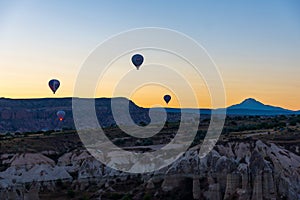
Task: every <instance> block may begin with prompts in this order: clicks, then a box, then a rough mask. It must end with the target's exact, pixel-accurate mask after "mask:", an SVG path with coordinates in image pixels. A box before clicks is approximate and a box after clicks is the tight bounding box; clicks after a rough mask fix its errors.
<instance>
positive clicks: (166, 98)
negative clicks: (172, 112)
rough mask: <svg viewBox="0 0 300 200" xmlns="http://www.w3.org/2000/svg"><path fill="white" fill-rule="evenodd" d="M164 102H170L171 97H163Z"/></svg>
mask: <svg viewBox="0 0 300 200" xmlns="http://www.w3.org/2000/svg"><path fill="white" fill-rule="evenodd" d="M164 100H165V102H166V103H167V104H168V103H169V102H170V100H171V96H170V95H168V94H167V95H165V96H164Z"/></svg>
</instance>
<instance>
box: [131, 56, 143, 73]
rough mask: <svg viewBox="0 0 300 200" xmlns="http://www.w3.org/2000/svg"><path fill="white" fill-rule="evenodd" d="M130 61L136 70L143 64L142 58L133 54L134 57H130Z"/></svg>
mask: <svg viewBox="0 0 300 200" xmlns="http://www.w3.org/2000/svg"><path fill="white" fill-rule="evenodd" d="M131 61H132V63H133V64H134V66H135V67H136V69H137V70H138V69H139V68H140V66H141V65H142V64H143V62H144V57H143V56H142V55H140V54H135V55H134V56H132V58H131Z"/></svg>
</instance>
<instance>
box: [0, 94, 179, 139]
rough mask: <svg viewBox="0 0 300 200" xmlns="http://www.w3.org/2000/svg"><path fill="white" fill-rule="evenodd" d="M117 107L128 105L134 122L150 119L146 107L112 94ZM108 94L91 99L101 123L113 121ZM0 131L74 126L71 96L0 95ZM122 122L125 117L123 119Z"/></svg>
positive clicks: (174, 116)
mask: <svg viewBox="0 0 300 200" xmlns="http://www.w3.org/2000/svg"><path fill="white" fill-rule="evenodd" d="M113 100H114V101H116V102H117V105H119V106H120V107H124V106H129V112H130V114H131V117H132V120H133V121H134V122H135V123H136V124H140V123H141V122H143V123H144V124H148V123H149V122H150V118H149V114H148V112H149V109H146V108H141V107H139V106H137V105H136V104H134V103H133V102H132V101H129V100H128V99H126V98H114V99H113ZM111 101H112V99H110V98H99V99H95V110H96V114H97V117H98V120H99V123H100V125H101V126H102V127H109V126H113V125H115V124H116V122H115V121H114V118H113V115H112V111H111ZM59 110H64V111H65V112H66V116H65V119H64V120H63V122H60V121H59V119H58V118H57V116H56V112H57V111H59ZM179 119H180V113H170V114H169V115H168V120H169V121H178V120H179ZM0 122H1V123H0V134H1V133H2V134H5V133H7V132H11V133H14V132H20V133H22V132H36V131H43V130H55V129H57V128H59V129H61V128H62V127H64V128H69V129H74V128H75V125H74V121H73V114H72V98H46V99H5V98H2V99H1V98H0ZM124 123H126V121H125V122H124Z"/></svg>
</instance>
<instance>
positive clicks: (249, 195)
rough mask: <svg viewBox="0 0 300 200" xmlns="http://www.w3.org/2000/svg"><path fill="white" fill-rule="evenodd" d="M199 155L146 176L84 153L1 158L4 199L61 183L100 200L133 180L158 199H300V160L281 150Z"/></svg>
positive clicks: (226, 147) (255, 145) (223, 149)
mask: <svg viewBox="0 0 300 200" xmlns="http://www.w3.org/2000/svg"><path fill="white" fill-rule="evenodd" d="M198 152H199V149H198V148H197V147H194V148H192V149H190V150H189V151H187V152H186V153H185V154H184V155H183V156H182V157H180V158H179V159H178V160H176V161H175V162H174V163H172V164H171V165H169V166H168V167H165V168H163V169H161V170H159V171H156V172H153V173H148V174H128V173H124V172H120V171H117V170H114V169H111V168H109V167H107V166H105V165H103V164H102V163H101V162H99V161H97V160H96V159H95V158H93V157H92V156H91V155H90V154H89V153H88V152H87V151H86V150H76V149H75V150H71V151H69V152H65V153H63V154H61V153H59V152H55V151H51V152H50V151H43V152H36V153H22V154H2V155H1V156H0V159H1V164H2V171H1V172H0V188H1V190H0V198H1V199H9V198H13V199H26V198H27V199H37V198H38V197H39V194H40V193H41V192H43V191H45V190H46V191H54V192H55V191H57V188H58V187H59V182H63V183H70V187H71V188H72V189H73V190H75V191H85V190H87V189H88V188H90V187H99V191H98V192H97V193H96V194H95V195H96V196H97V195H98V197H100V196H101V195H103V194H104V193H105V191H115V190H116V189H115V188H114V185H115V184H116V182H118V183H122V184H123V185H124V186H123V187H126V186H127V185H128V184H129V183H130V180H134V182H138V180H140V181H141V183H140V184H138V185H137V186H136V188H135V191H136V193H137V194H136V195H141V192H142V191H156V193H155V194H156V195H157V198H158V199H164V198H165V197H166V196H163V195H164V194H168V195H170V194H177V193H181V192H187V193H190V197H191V198H194V199H210V200H220V199H241V200H242V199H243V200H244V199H248V200H252V199H253V200H254V199H262V200H264V199H270V200H271V199H280V198H282V199H291V200H294V199H300V157H299V156H298V155H295V154H294V153H292V152H290V151H287V150H286V149H284V148H283V147H280V146H277V145H275V144H267V143H264V142H262V141H250V142H246V141H240V142H228V143H224V144H218V145H216V146H215V148H214V149H213V150H212V151H211V152H210V153H209V154H207V155H206V156H205V157H203V158H200V157H199V156H198ZM54 158H55V159H54ZM3 166H5V167H3ZM28 183H30V185H28ZM103 187H104V188H106V189H105V190H104V189H100V188H103ZM182 188H185V189H184V191H182ZM176 192H177V193H176ZM134 195H135V194H133V196H134ZM163 197H164V198H163ZM137 199H138V196H137Z"/></svg>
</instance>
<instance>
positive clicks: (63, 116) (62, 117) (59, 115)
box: [56, 110, 66, 121]
mask: <svg viewBox="0 0 300 200" xmlns="http://www.w3.org/2000/svg"><path fill="white" fill-rule="evenodd" d="M56 115H57V117H58V119H59V121H62V120H64V118H65V115H66V113H65V111H63V110H60V111H57V113H56Z"/></svg>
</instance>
